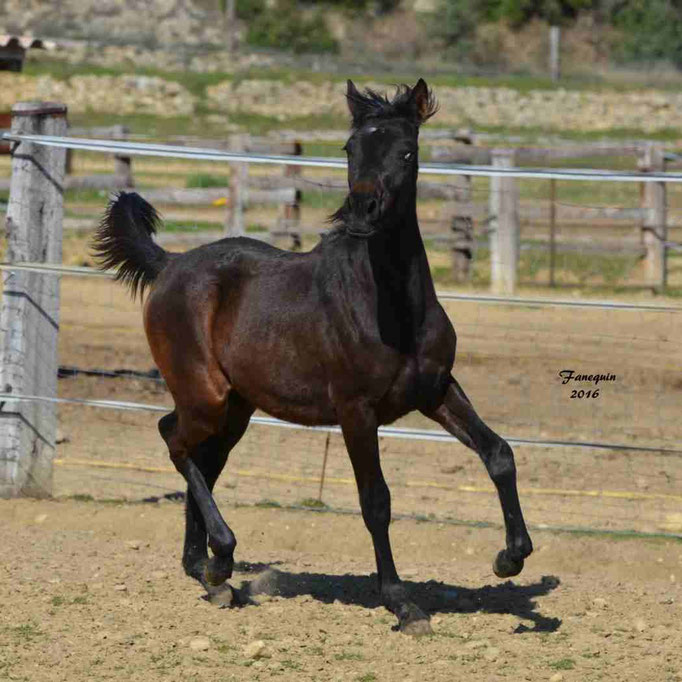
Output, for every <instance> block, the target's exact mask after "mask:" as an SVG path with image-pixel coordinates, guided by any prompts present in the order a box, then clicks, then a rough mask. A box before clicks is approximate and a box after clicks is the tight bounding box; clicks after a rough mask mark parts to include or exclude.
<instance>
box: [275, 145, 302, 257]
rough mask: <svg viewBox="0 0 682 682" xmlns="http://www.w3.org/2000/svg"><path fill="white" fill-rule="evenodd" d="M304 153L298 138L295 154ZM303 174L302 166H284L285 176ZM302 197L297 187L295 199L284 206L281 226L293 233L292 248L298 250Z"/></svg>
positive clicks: (292, 176) (299, 246) (299, 245)
mask: <svg viewBox="0 0 682 682" xmlns="http://www.w3.org/2000/svg"><path fill="white" fill-rule="evenodd" d="M301 154H303V145H302V144H301V143H300V142H299V141H298V140H296V141H295V142H294V156H301ZM300 175H301V166H284V177H287V178H294V177H299V176H300ZM301 199H302V193H301V190H300V189H298V188H297V189H296V195H295V197H294V200H293V201H292V202H289V203H285V204H283V206H282V212H281V217H280V221H279V223H280V228H281V229H283V230H285V231H286V232H288V233H289V234H290V235H291V250H292V251H298V250H299V249H300V248H301V235H300V234H299V233H298V232H297V229H298V228H300V226H301Z"/></svg>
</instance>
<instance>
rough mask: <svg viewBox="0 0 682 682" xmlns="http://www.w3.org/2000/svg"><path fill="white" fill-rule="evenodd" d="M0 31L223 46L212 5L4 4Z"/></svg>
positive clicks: (81, 0) (107, 0)
mask: <svg viewBox="0 0 682 682" xmlns="http://www.w3.org/2000/svg"><path fill="white" fill-rule="evenodd" d="M0 26H2V27H4V29H5V30H6V31H9V32H21V33H33V34H35V35H37V36H40V37H43V36H46V37H56V38H59V37H70V38H86V39H90V40H101V41H104V42H114V43H122V44H123V43H136V44H143V45H148V46H151V45H156V44H164V45H168V44H189V45H201V44H206V43H214V44H222V43H224V39H223V27H222V23H221V15H220V13H219V11H218V2H217V0H216V2H212V1H209V0H203V1H202V0H59V1H58V2H57V1H55V0H4V2H2V3H1V4H0Z"/></svg>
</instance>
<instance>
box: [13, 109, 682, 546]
mask: <svg viewBox="0 0 682 682" xmlns="http://www.w3.org/2000/svg"><path fill="white" fill-rule="evenodd" d="M42 119H43V125H44V119H45V115H42ZM10 139H12V140H13V142H14V144H15V149H14V163H16V164H17V166H19V165H22V167H21V168H20V169H17V174H18V175H19V176H21V175H22V173H25V172H26V171H27V170H28V168H27V166H31V167H32V168H33V169H34V170H36V169H38V170H39V169H40V168H42V169H45V168H46V167H47V166H46V164H45V160H44V157H43V156H41V155H42V154H45V153H46V152H47V151H48V150H54V151H55V152H56V153H61V154H63V153H64V152H63V149H64V147H65V145H73V148H75V149H84V148H86V147H87V149H88V151H92V150H93V146H94V145H96V146H98V147H100V148H103V149H104V150H105V151H106V152H107V153H118V154H130V155H134V154H140V155H150V154H160V155H162V156H163V157H165V158H168V157H170V156H171V155H173V154H177V155H183V154H184V155H189V156H186V157H185V158H196V156H198V155H203V158H210V159H211V160H220V161H224V162H228V163H229V162H231V163H246V162H248V163H253V164H256V163H263V164H266V163H267V164H273V163H274V164H283V165H287V164H288V165H298V166H306V165H308V164H309V165H312V166H315V165H316V164H318V163H320V164H322V163H323V164H329V163H334V164H339V165H336V166H332V167H339V168H342V167H343V166H342V162H340V161H331V162H330V161H329V159H308V158H306V157H301V156H299V157H297V158H296V159H291V158H290V157H277V156H273V155H263V156H260V155H255V154H249V153H245V152H242V153H232V152H211V151H207V150H194V149H187V148H180V149H178V148H170V147H168V146H167V145H142V146H139V145H136V144H135V145H133V143H124V144H121V143H119V142H113V141H109V142H106V141H105V142H99V141H97V142H92V141H90V142H85V141H81V140H65V139H64V136H63V135H47V136H46V135H39V136H34V135H30V136H29V135H28V134H22V133H15V134H13V135H12V136H11V138H10ZM131 145H133V146H131ZM29 158H36V159H37V161H38V163H34V164H30V163H27V159H29ZM318 167H319V166H318ZM321 167H323V168H327V167H329V166H327V165H323V166H321ZM472 170H473V171H475V172H478V173H481V174H484V173H487V174H488V176H491V175H492V176H493V177H498V178H504V179H507V180H509V179H513V178H516V177H526V176H525V175H524V174H525V173H529V172H531V173H536V174H537V175H538V176H539V177H541V178H543V179H547V178H548V177H549V178H550V179H552V177H554V178H555V179H562V180H563V179H568V178H569V177H570V178H572V179H580V180H594V181H595V182H605V181H613V182H618V181H624V182H645V183H668V182H680V181H682V175H680V174H671V173H659V172H656V173H653V172H652V173H649V174H641V173H639V174H633V173H613V172H600V171H575V172H567V171H563V170H562V171H555V170H552V169H542V170H534V171H528V170H526V169H518V168H514V167H501V168H500V167H487V168H485V167H476V168H472V167H470V166H467V167H458V166H456V165H434V164H431V165H426V166H425V167H423V168H422V172H424V171H426V173H427V174H428V173H438V174H440V175H443V176H448V175H457V174H458V173H459V174H460V175H461V174H462V173H464V172H466V173H470V172H471V171H472ZM554 174H557V175H558V178H557V177H556V176H554ZM37 175H38V176H41V178H38V179H36V178H34V177H32V178H31V182H37V181H38V180H40V181H42V182H44V181H47V182H50V183H51V184H52V185H54V184H55V182H54V179H55V178H54V174H51V175H50V177H49V179H47V180H46V178H45V176H46V173H44V172H42V171H40V170H39V172H38V173H37ZM13 180H14V175H13ZM29 184H30V183H29ZM56 184H59V183H58V182H57V183H56ZM24 186H25V184H24V183H20V184H19V187H20V190H19V191H21V188H23V187H24ZM23 191H24V192H26V191H28V190H23ZM31 191H35V189H33V190H31ZM14 192H15V185H14V184H13V186H12V195H11V196H10V205H9V207H8V218H9V219H11V220H14V221H17V218H16V216H17V213H16V208H15V207H14V205H13V202H14V201H17V203H18V204H21V205H22V206H26V205H28V204H30V201H27V195H26V194H25V193H24V194H23V195H22V196H21V197H17V196H14ZM57 194H59V193H57ZM29 196H30V195H29ZM41 213H44V211H42V212H41ZM47 222H48V224H49V225H50V226H51V228H53V229H52V230H51V231H50V232H49V234H50V239H53V240H54V233H55V229H56V228H55V223H56V222H57V221H56V219H55V218H54V217H52V218H50V219H49V220H48V221H47ZM14 229H15V230H16V229H18V228H16V227H15V228H14ZM31 229H35V223H34V222H33V223H31ZM12 238H13V237H12V234H10V244H9V248H8V255H9V257H10V258H11V262H9V263H5V264H3V266H2V267H3V309H2V329H3V358H2V368H1V369H2V382H1V385H2V387H3V391H2V393H1V394H0V416H1V417H2V418H1V419H0V437H1V438H2V441H0V442H1V443H2V445H1V447H2V455H1V456H0V457H1V458H0V464H1V465H2V466H1V467H0V474H2V477H3V480H2V484H3V485H4V486H5V487H4V488H3V494H5V495H7V494H17V493H24V494H25V493H26V492H27V491H28V492H30V493H31V494H40V493H41V492H42V493H43V494H51V493H53V492H56V493H57V494H59V495H76V496H77V495H90V496H93V497H96V498H107V497H109V498H121V497H124V498H127V499H150V500H160V501H163V500H164V499H166V496H172V494H173V493H174V492H175V491H176V490H177V488H178V485H179V482H180V481H179V477H178V476H177V474H175V473H174V471H173V469H172V467H171V466H170V465H169V463H168V460H167V456H166V453H165V451H164V447H163V444H162V442H161V440H160V439H159V438H158V435H157V432H156V426H155V423H156V420H157V419H158V416H159V415H158V413H159V412H163V411H167V410H168V409H169V407H168V398H167V395H166V392H165V387H164V385H163V382H162V381H161V380H160V379H159V377H158V376H156V375H155V374H154V372H153V371H150V367H151V366H152V361H151V358H150V356H149V353H148V350H147V347H146V342H145V340H144V337H143V333H142V330H141V324H140V313H139V309H138V306H137V305H135V304H133V303H131V302H130V301H129V300H128V299H127V296H126V293H125V292H124V291H123V290H122V288H121V287H120V286H116V285H115V284H113V283H112V282H111V281H110V274H111V273H99V272H93V270H92V269H90V268H76V267H68V266H64V265H62V264H61V262H60V260H59V259H58V258H53V259H52V262H40V260H41V259H40V258H39V257H36V255H35V254H36V251H34V252H30V248H29V249H27V250H26V252H23V253H22V252H20V249H19V246H21V245H20V244H18V243H17V241H16V239H15V241H14V242H13V241H12ZM15 238H16V234H15ZM25 241H26V243H27V244H28V241H29V240H27V239H26V240H25ZM31 246H32V247H35V246H36V244H35V239H34V240H33V243H32V244H29V247H31ZM38 246H40V245H38ZM37 253H38V254H40V253H41V249H40V248H38V249H37ZM84 278H87V279H84ZM46 282H52V283H54V284H53V285H52V289H50V287H49V286H47V285H46V284H45V283H46ZM55 284H56V286H57V303H58V308H57V312H56V313H55V312H52V313H50V311H49V309H48V308H49V307H48V306H46V305H44V304H43V299H44V297H45V292H47V293H50V292H52V293H51V294H50V296H51V299H50V300H52V301H53V303H54V300H55V294H54V291H53V290H54V285H55ZM439 296H440V300H441V302H442V304H443V306H444V308H445V310H446V312H447V313H448V314H449V316H450V317H451V319H452V320H453V323H454V325H455V328H456V329H457V331H458V337H459V355H458V360H457V365H456V373H457V376H458V378H459V379H460V382H461V383H462V384H463V385H464V387H465V390H467V392H468V393H469V394H470V397H471V398H472V400H473V402H474V404H475V405H476V407H477V410H478V411H479V413H480V414H481V415H482V416H483V417H484V419H486V421H487V422H488V423H489V424H490V425H491V426H492V427H493V428H494V429H495V430H496V431H498V432H499V433H501V435H503V436H504V437H505V438H507V439H508V440H509V441H510V443H511V444H512V445H513V446H514V448H515V452H516V460H517V465H518V469H519V479H520V492H521V496H522V503H523V505H524V510H525V512H526V516H527V518H528V520H529V522H530V524H531V525H533V526H544V527H555V528H559V527H561V528H578V529H582V530H588V531H589V530H600V531H612V532H633V531H635V532H642V533H663V534H672V535H676V536H681V535H682V495H680V492H679V491H680V477H681V475H680V456H682V449H680V447H679V442H680V436H681V435H682V433H680V431H682V425H680V421H679V417H678V412H679V408H678V406H679V392H680V391H681V390H682V381H681V380H680V378H679V367H680V366H682V365H681V360H682V354H681V353H680V347H679V341H678V340H679V338H680V331H682V317H681V316H680V312H681V311H682V308H680V307H677V306H675V305H672V304H671V305H659V306H656V305H646V304H637V303H619V302H613V301H610V302H609V301H606V302H599V301H581V300H571V299H567V300H548V299H541V298H535V299H530V298H527V297H526V298H522V297H509V296H495V295H491V296H478V295H471V294H458V293H448V292H440V294H439ZM16 301H21V302H22V304H23V307H22V308H20V309H17V306H16V305H13V306H12V305H10V304H16ZM53 307H54V306H53ZM55 325H56V327H57V329H58V334H56V333H54V331H56V330H55ZM46 330H47V331H46ZM50 330H54V331H50ZM57 347H58V354H59V364H60V365H61V367H62V370H63V371H62V376H63V377H64V378H62V379H59V381H57V380H56V377H57V374H58V372H57V370H58V366H57V365H58V363H57ZM8 357H9V358H10V359H11V360H12V361H13V362H14V361H16V362H19V360H21V361H22V362H23V363H24V364H23V366H27V365H33V366H36V365H37V366H40V367H41V368H42V369H41V372H40V373H39V374H40V376H41V377H43V378H44V377H45V376H46V375H49V377H54V381H53V384H54V388H53V389H52V390H49V388H50V387H49V386H48V387H47V388H45V384H44V382H43V384H41V383H40V381H38V380H35V377H34V376H33V374H35V372H33V374H32V373H31V372H23V373H22V372H18V371H15V370H14V369H13V367H14V365H12V364H11V363H8ZM46 368H47V369H46ZM10 370H12V371H10ZM567 371H573V372H574V374H575V373H578V374H590V375H595V374H601V375H605V376H607V377H608V376H611V375H612V376H613V379H603V380H601V383H598V384H595V382H594V380H592V381H587V382H578V381H573V382H570V381H569V382H568V383H564V378H565V376H566V375H565V372H567ZM562 372H564V374H561V373H562ZM49 377H48V378H49ZM597 390H598V394H597V395H596V396H595V395H594V393H595V391H597ZM573 392H575V395H573V396H572V393H573ZM588 393H590V395H589V396H588V395H586V394H588ZM29 408H31V409H29ZM57 408H58V410H57ZM57 414H58V424H57V420H56V419H54V415H57ZM45 415H47V416H45ZM49 415H53V422H54V424H53V426H49V424H51V423H52V422H49ZM41 420H43V421H41ZM10 423H12V424H14V433H16V432H17V431H19V432H21V433H23V432H26V433H27V434H28V436H27V437H28V439H29V442H32V443H35V442H36V441H40V443H41V444H42V446H43V447H42V449H40V448H36V447H34V446H33V445H29V446H28V447H27V446H24V447H19V448H17V447H16V443H15V441H12V438H8V434H7V433H6V431H5V430H3V429H7V425H8V424H10ZM45 423H48V426H47V427H45V426H44V424H45ZM17 425H18V426H17ZM50 428H52V431H51V432H50V430H49V429H50ZM11 435H12V434H10V436H11ZM380 438H381V445H382V461H383V467H384V470H385V473H386V477H387V480H388V482H389V485H390V486H391V489H392V491H393V509H394V512H395V513H396V514H397V515H408V516H411V517H417V518H432V519H437V520H441V521H448V520H450V521H461V522H476V523H491V524H499V522H500V519H501V517H500V512H499V507H498V503H497V499H496V495H495V493H494V489H493V487H492V485H491V483H490V482H489V480H488V479H487V476H486V474H485V471H484V469H483V467H482V466H481V464H480V463H479V462H478V461H477V460H476V458H475V456H472V455H471V453H469V452H468V451H466V450H465V448H464V447H463V446H462V445H461V444H459V443H458V442H457V441H456V439H454V438H452V437H451V436H449V435H447V434H445V433H443V432H441V431H439V430H437V429H435V428H434V425H433V424H432V423H430V422H428V420H426V419H425V418H423V417H421V416H420V415H411V416H410V417H408V418H406V419H405V420H402V421H401V422H400V423H398V424H396V425H395V426H392V427H390V428H385V429H382V431H381V432H380ZM31 439H32V440H31ZM12 448H14V449H12ZM39 462H41V463H42V464H40V463H39ZM52 465H54V467H52ZM216 495H217V498H218V500H219V501H223V502H229V503H233V504H234V503H237V504H271V505H295V506H302V507H308V508H324V507H329V508H332V509H339V510H356V509H357V501H356V492H355V488H354V483H353V477H352V472H351V469H350V464H349V462H348V461H347V456H346V455H345V453H344V447H343V441H342V438H341V436H340V433H339V431H338V429H334V428H315V429H311V428H303V427H298V426H295V425H288V424H284V423H282V422H278V421H276V420H272V419H270V418H267V417H266V416H265V415H257V416H256V417H255V418H254V420H253V425H252V426H251V428H250V429H249V431H248V433H247V435H246V436H245V438H244V439H243V441H242V442H241V443H240V444H239V446H238V447H237V448H236V449H235V452H234V454H233V456H232V457H231V461H230V464H229V465H228V467H227V469H226V472H225V474H224V476H223V478H222V479H221V481H220V482H219V484H218V488H217V493H216Z"/></svg>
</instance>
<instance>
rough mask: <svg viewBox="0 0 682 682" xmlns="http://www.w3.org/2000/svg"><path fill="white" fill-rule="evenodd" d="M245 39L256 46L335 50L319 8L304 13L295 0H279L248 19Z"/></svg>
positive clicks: (335, 46)
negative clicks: (274, 4) (250, 19)
mask: <svg viewBox="0 0 682 682" xmlns="http://www.w3.org/2000/svg"><path fill="white" fill-rule="evenodd" d="M246 41H247V42H248V43H249V44H251V45H254V46H257V47H274V48H277V49H282V50H291V51H293V52H296V53H302V52H337V51H338V44H337V42H336V41H335V40H334V38H333V37H332V35H331V33H330V32H329V29H328V28H327V24H326V23H325V21H324V15H323V13H322V11H321V10H316V11H315V12H314V13H313V14H311V15H309V16H307V15H305V14H303V13H302V12H301V11H300V10H299V9H298V7H297V5H296V2H295V1H294V0H280V1H279V2H278V3H277V5H276V6H275V7H273V8H272V9H269V10H267V11H265V12H262V13H260V14H259V15H258V16H256V17H255V19H254V20H253V21H251V22H250V23H249V26H248V30H247V34H246Z"/></svg>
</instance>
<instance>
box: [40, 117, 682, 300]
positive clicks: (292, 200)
mask: <svg viewBox="0 0 682 682" xmlns="http://www.w3.org/2000/svg"><path fill="white" fill-rule="evenodd" d="M118 133H119V134H121V131H120V130H119V131H118ZM189 142H190V140H186V141H184V144H183V145H182V146H171V145H161V144H145V143H134V142H127V141H118V142H113V141H108V140H87V139H80V138H68V139H61V140H55V139H53V140H48V139H46V138H43V139H42V140H41V144H46V145H49V144H56V145H64V146H66V147H67V148H68V149H83V150H89V151H98V152H102V151H104V152H109V153H113V154H115V155H117V157H118V158H119V159H125V160H126V164H127V165H126V169H124V170H121V171H120V172H117V174H116V175H115V176H114V179H115V181H116V184H117V186H120V185H121V184H122V182H123V178H124V171H125V172H126V173H128V179H127V180H125V183H124V184H127V185H133V184H134V180H133V178H132V168H131V165H130V163H131V162H130V159H131V157H132V156H134V155H146V156H161V157H177V158H185V159H196V160H213V161H226V162H231V164H232V166H233V172H232V173H231V181H230V185H231V186H230V188H227V187H226V188H210V189H194V190H191V191H189V190H148V191H146V192H145V191H143V192H142V194H144V195H145V196H147V198H148V199H149V200H150V201H162V202H166V201H167V202H168V203H210V202H213V201H216V200H221V199H224V203H225V204H226V205H227V209H228V213H227V217H226V232H227V233H228V234H241V233H243V230H244V217H243V211H244V210H245V208H246V207H247V206H248V205H249V204H251V205H254V204H268V203H276V204H279V205H280V206H281V209H280V218H279V220H278V221H277V224H276V225H275V226H274V228H271V229H270V235H271V236H272V237H276V236H281V235H282V234H287V233H290V234H291V236H292V239H293V243H294V245H297V244H298V243H299V242H300V236H301V235H303V234H308V233H315V234H319V233H320V232H321V230H320V229H319V228H314V229H311V228H309V227H306V226H304V225H301V218H300V213H301V212H300V205H301V200H302V192H303V191H305V190H306V189H313V188H316V187H317V188H320V189H323V190H324V191H339V192H344V191H346V187H345V183H344V182H342V181H340V179H339V178H333V177H329V178H315V179H312V178H310V177H305V176H304V175H302V174H301V173H300V168H302V167H306V166H308V167H316V168H321V167H324V168H336V169H343V168H345V160H343V159H331V158H312V157H304V156H302V155H299V154H298V152H300V151H301V144H300V143H297V142H296V141H285V142H276V141H273V139H271V138H269V137H268V138H251V137H250V136H240V142H239V144H241V146H242V147H243V148H244V150H245V151H242V152H235V151H234V150H232V151H227V150H225V149H208V148H205V147H203V146H194V147H191V146H185V144H189ZM194 142H195V141H194ZM195 144H196V142H195ZM229 144H230V143H229V142H228V143H227V145H228V146H229ZM223 146H225V145H223ZM233 146H234V145H233ZM247 148H248V149H247ZM458 148H468V146H467V145H466V144H459V145H458ZM249 149H250V150H251V151H248V150H249ZM263 151H278V152H286V153H285V154H265V153H262V152H263ZM479 151H480V149H479ZM589 151H595V152H596V153H597V152H598V153H597V155H599V154H600V153H601V154H606V153H607V152H608V153H609V154H614V153H625V152H628V153H632V152H637V154H638V155H639V162H638V163H639V168H640V172H614V171H600V170H589V169H542V168H537V169H528V168H518V167H515V164H516V163H517V162H518V160H519V155H520V156H521V157H522V158H523V157H525V158H531V157H532V155H536V156H537V157H538V158H542V157H543V155H544V156H545V157H546V158H563V159H565V158H569V157H570V156H573V155H580V154H582V153H587V152H589ZM458 153H459V152H458ZM486 153H487V154H488V155H489V157H490V158H491V159H493V158H499V157H500V154H505V153H506V154H509V155H511V156H510V159H511V160H510V161H509V162H508V166H507V167H501V166H499V165H497V166H495V165H493V166H475V165H462V164H455V165H452V164H440V163H439V164H432V163H427V164H422V165H421V168H420V172H421V174H422V175H429V174H439V175H443V176H452V175H455V176H458V177H459V178H460V180H458V181H456V182H457V183H459V185H461V186H457V185H456V184H455V183H452V182H434V181H430V180H426V179H424V178H420V181H419V196H420V199H429V198H438V199H445V200H446V201H447V209H446V210H445V211H444V213H445V214H447V216H448V217H447V219H446V221H447V222H450V231H449V232H447V233H444V234H442V235H441V234H438V235H432V236H433V237H434V238H436V239H438V240H440V241H443V242H448V243H449V245H450V248H451V250H452V254H453V256H452V264H453V275H454V280H455V281H464V280H466V279H467V278H468V276H469V273H470V271H471V268H470V266H471V260H472V258H473V255H474V252H475V249H474V245H475V240H474V239H473V233H474V230H473V229H469V226H471V227H473V223H474V220H475V218H476V217H479V218H480V217H481V216H485V219H486V222H487V223H488V224H487V226H486V227H487V229H486V230H485V232H486V233H487V235H488V237H489V240H490V248H491V251H492V252H493V253H497V251H499V249H498V248H497V241H498V240H499V239H502V241H505V240H506V241H507V242H509V243H510V244H512V243H516V242H518V237H516V238H515V237H513V235H512V236H511V237H508V236H505V234H506V232H505V229H507V228H508V229H511V231H512V233H514V232H518V223H519V221H521V220H542V219H544V218H545V216H544V214H545V213H548V215H547V219H548V221H549V222H550V225H556V222H557V221H560V220H570V221H572V222H573V223H579V222H581V221H594V220H608V221H618V220H632V221H636V222H638V223H639V224H640V227H641V230H640V232H641V234H640V238H639V239H638V240H636V241H635V240H629V241H627V243H619V244H618V248H617V250H619V251H622V252H625V251H628V250H629V251H631V252H632V253H636V252H641V253H642V255H643V257H644V268H643V270H644V275H645V284H646V285H648V286H650V287H652V288H653V289H654V290H656V291H660V290H661V289H662V288H664V287H665V286H666V285H667V268H668V265H667V255H668V251H669V250H670V249H674V248H676V247H677V244H675V243H673V242H670V241H669V240H668V237H667V225H668V216H667V205H666V190H665V185H666V183H668V182H679V181H680V179H681V178H682V175H681V174H679V173H666V172H663V169H664V163H665V160H664V155H663V152H662V150H661V148H660V147H658V146H655V145H651V144H649V145H646V144H643V143H636V144H635V143H628V144H624V145H621V146H618V145H607V144H603V143H600V144H598V145H596V146H595V147H591V146H589V145H573V146H571V147H570V150H569V151H567V150H549V149H528V148H514V149H511V150H506V151H503V150H495V149H488V150H487V151H486ZM553 155H554V156H553ZM441 158H446V157H445V156H443V155H442V154H441ZM251 163H266V164H272V163H276V164H281V165H283V166H284V167H285V173H284V175H283V176H273V175H270V176H260V177H259V176H249V175H248V169H247V165H248V164H251ZM495 163H496V164H497V163H498V162H497V161H496V162H495ZM291 167H293V168H296V169H299V171H297V172H295V173H293V174H291V172H290V171H287V170H286V169H287V168H291ZM480 176H488V177H491V178H492V180H491V185H492V187H491V189H492V190H493V191H491V194H490V200H489V202H488V205H487V206H485V205H483V204H477V203H475V202H473V201H472V200H471V191H470V187H471V184H470V183H471V178H473V177H480ZM494 178H499V180H495V179H494ZM518 178H536V179H547V180H549V181H550V192H549V195H550V199H551V200H550V207H549V210H548V211H545V210H543V209H542V208H540V207H537V206H534V205H529V204H526V203H521V201H520V199H519V193H518V191H517V190H516V189H515V184H514V181H515V179H518ZM569 179H570V180H582V181H593V182H603V181H609V182H613V181H618V182H637V183H640V186H641V191H640V196H641V206H640V208H626V209H622V208H614V207H581V206H563V205H558V206H557V205H556V182H557V181H558V180H569ZM498 182H499V183H502V185H503V187H504V189H502V191H496V190H495V187H496V186H497V183H498ZM282 190H286V191H284V192H282ZM220 195H224V196H220ZM500 202H501V203H500ZM287 215H292V216H294V215H295V216H296V217H295V219H293V220H292V218H286V216H287ZM498 225H501V226H502V229H503V231H502V232H501V233H499V234H498V232H497V229H496V226H498ZM514 225H516V226H517V227H513V226H514ZM463 228H466V229H464V230H463ZM549 248H550V284H554V283H555V270H556V254H557V252H560V251H565V250H569V251H570V250H571V245H567V244H565V243H564V240H563V239H557V238H556V231H555V230H551V229H550V235H549ZM581 248H582V247H581ZM611 248H612V247H609V250H611ZM590 249H592V250H594V247H592V246H591V247H590ZM503 251H504V253H505V254H507V256H508V257H507V256H505V257H504V258H493V259H492V260H491V283H492V288H493V290H494V291H496V292H498V293H502V292H513V291H514V287H515V281H516V271H517V268H518V261H519V252H520V249H519V248H516V250H515V252H512V251H510V250H509V249H507V248H506V247H505V248H504V249H503Z"/></svg>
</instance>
